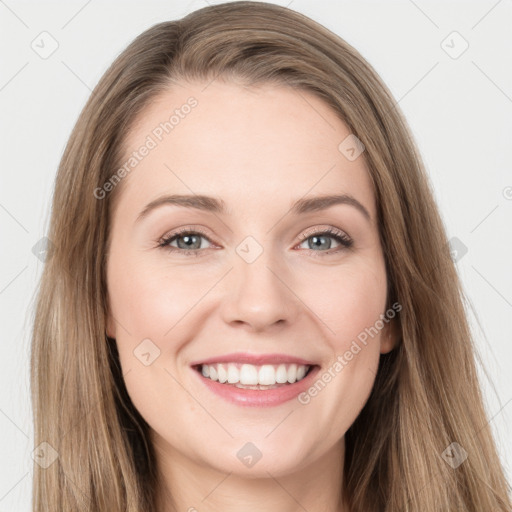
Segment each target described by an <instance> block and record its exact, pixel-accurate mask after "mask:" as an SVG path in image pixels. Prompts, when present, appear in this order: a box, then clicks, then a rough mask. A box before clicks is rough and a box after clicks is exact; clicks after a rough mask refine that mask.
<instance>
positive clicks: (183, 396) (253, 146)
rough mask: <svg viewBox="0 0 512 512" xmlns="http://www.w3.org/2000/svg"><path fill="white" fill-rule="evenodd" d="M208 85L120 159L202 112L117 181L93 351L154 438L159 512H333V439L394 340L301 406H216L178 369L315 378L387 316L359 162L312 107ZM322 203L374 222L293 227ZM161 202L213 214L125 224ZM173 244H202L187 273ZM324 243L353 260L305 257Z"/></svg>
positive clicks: (388, 333) (185, 94)
mask: <svg viewBox="0 0 512 512" xmlns="http://www.w3.org/2000/svg"><path fill="white" fill-rule="evenodd" d="M206 85H207V84H206V83H180V84H178V85H177V86H175V87H173V88H172V89H170V90H169V91H168V92H166V93H165V94H163V95H161V96H160V97H159V98H158V99H157V100H156V101H154V102H153V103H152V104H151V105H150V106H149V107H148V108H147V109H146V110H145V111H144V112H143V115H141V116H140V117H139V120H138V122H137V123H136V125H135V126H134V128H133V129H132V131H131V132H130V133H129V134H128V137H127V141H126V142H127V143H126V149H127V153H131V152H132V151H134V150H136V149H137V148H139V147H140V146H141V144H143V143H144V141H145V140H146V138H147V136H148V135H149V134H152V132H153V130H154V129H155V127H157V126H158V125H159V124H160V123H161V122H163V121H164V120H166V119H168V117H169V112H172V111H173V110H174V109H176V108H179V107H180V105H183V104H185V103H186V102H187V99H188V98H189V97H190V96H194V97H195V98H196V99H197V101H198V104H197V106H196V107H195V108H194V109H192V110H191V112H190V113H189V114H188V115H187V116H185V117H184V118H183V119H180V122H179V124H178V125H176V126H175V127H174V129H173V130H172V131H171V132H170V133H169V134H166V135H165V136H164V137H163V139H162V141H160V142H159V143H158V145H157V147H156V148H154V149H152V150H151V151H150V153H149V154H148V155H147V156H146V157H145V158H144V159H143V160H142V161H141V162H140V163H139V164H138V165H137V167H136V168H135V169H134V170H133V171H132V172H131V173H130V174H129V175H128V176H127V177H125V178H124V181H123V183H122V187H123V188H122V190H121V195H120V196H119V198H118V199H119V202H118V203H117V207H116V209H115V211H114V215H113V219H112V231H111V236H112V238H111V247H110V252H109V254H108V263H107V285H108V292H109V308H110V313H109V316H108V319H107V326H108V327H107V333H108V334H109V335H110V336H111V337H113V338H115V339H116V341H117V346H118V350H119V356H120V361H121V366H122V370H123V374H124V379H125V383H126V387H127V390H128V393H129V395H130V397H131V399H132V401H133V403H134V405H135V407H136V408H137V409H138V411H139V412H140V414H141V415H142V416H143V417H144V419H145V420H146V421H147V422H148V424H149V425H150V427H151V441H152V443H153V444H154V446H155V450H156V454H157V459H158V468H159V471H160V474H161V481H162V490H161V493H160V494H159V501H160V504H161V508H160V510H161V512H170V511H171V510H173V508H172V505H171V500H170V499H169V497H168V496H169V495H170V494H172V496H173V497H174V500H175V504H176V507H177V510H180V511H187V510H190V511H193V508H195V509H196V510H197V511H198V512H201V511H221V510H222V511H223V512H231V511H237V512H239V511H240V510H243V511H244V512H251V511H260V510H266V511H268V512H295V511H296V510H298V509H302V507H303V508H304V509H306V510H308V511H309V512H327V511H329V512H347V511H348V508H347V507H346V503H344V501H345V500H344V497H343V496H342V495H341V484H340V482H341V481H342V477H343V458H344V447H345V442H344V435H345V433H346V431H347V429H348V428H349V427H350V425H351V424H352V423H353V422H354V420H355V419H356V417H357V415H358V414H359V412H360V411H361V409H362V408H363V406H364V404H365V403H366V401H367V399H368V396H369V394H370V391H371V389H372V386H373V384H374V380H375V374H376V372H377V368H378V362H379V355H380V354H381V353H385V352H388V351H390V350H392V348H393V347H394V344H395V342H396V333H395V331H394V329H395V327H394V322H390V323H386V324H385V326H384V328H382V329H381V330H380V331H379V333H378V335H376V336H374V337H373V338H369V341H368V343H367V344H366V345H361V346H362V350H360V351H359V352H358V353H357V355H354V357H353V358H352V359H351V360H350V361H348V363H347V364H346V365H345V366H344V367H343V370H342V371H340V372H339V373H337V374H336V376H335V378H333V379H332V380H331V382H329V383H328V385H326V386H325V387H324V388H323V389H322V391H321V392H319V393H318V394H317V396H315V397H313V398H311V401H310V402H309V403H308V404H301V403H299V401H298V400H297V399H292V400H290V401H288V402H285V403H283V404H281V405H277V406H273V407H265V408H262V407H247V406H240V405H235V404H232V403H229V402H227V401H226V400H224V399H223V398H221V397H219V396H217V395H215V394H213V393H212V392H211V391H210V390H209V389H208V388H207V387H206V386H205V385H204V384H203V383H202V382H201V380H200V379H198V378H197V375H195V374H194V373H193V372H194V371H195V370H193V369H192V368H191V367H190V364H191V362H193V361H198V360H201V359H206V358H210V357H214V356H219V355H222V354H227V353H233V352H246V353H247V352H248V353H252V354H269V353H276V352H278V353H284V354H289V355H292V356H296V357H300V358H303V359H306V360H311V361H315V362H316V363H317V364H318V365H320V367H321V373H320V375H321V374H322V372H323V371H326V370H327V369H328V368H329V367H332V365H333V362H334V361H335V360H336V357H337V356H338V355H343V354H345V353H346V351H347V350H349V349H350V347H351V344H352V342H353V341H354V340H355V339H356V338H357V336H358V335H359V334H360V333H361V332H362V331H364V329H365V328H369V327H371V326H373V325H375V322H376V320H378V319H379V318H380V315H381V314H384V313H385V311H386V290H387V279H386V271H385V264H384V256H383V253H382V248H381V245H380V242H379V235H378V227H377V223H376V205H375V197H374V194H373V189H372V185H371V180H370V177H369V174H368V170H367V167H366V164H365V161H364V157H363V155H364V153H363V155H362V156H361V157H359V158H356V159H355V160H353V161H350V160H349V159H347V158H346V156H345V155H344V154H342V153H341V152H340V151H339V149H338V146H339V144H340V143H341V142H342V141H343V140H344V139H345V138H346V137H347V136H348V135H349V134H350V131H349V129H348V128H347V126H346V125H345V124H344V123H343V122H342V121H341V120H340V119H339V118H338V117H337V116H336V114H335V113H334V112H333V111H332V110H331V109H330V108H329V107H328V106H327V105H326V104H324V103H323V102H322V100H320V99H319V98H317V97H316V96H314V95H312V94H311V93H308V92H305V91H301V92H300V93H299V92H297V91H293V90H292V89H289V88H287V87H284V86H276V85H269V84H266V85H262V86H258V87H242V86H241V85H236V84H233V83H226V82H224V81H220V80H216V81H214V82H212V83H211V84H210V85H208V87H206ZM205 87H206V88H205ZM153 138H154V137H153ZM334 193H336V194H346V195H348V196H351V197H352V198H355V199H356V200H357V201H358V202H359V203H360V204H361V205H363V206H364V208H365V209H366V210H367V211H368V214H369V217H370V218H369V219H368V218H366V216H365V215H364V214H363V213H362V212H361V210H360V209H358V208H357V207H355V206H353V205H352V204H347V203H345V204H336V205H334V206H331V207H330V208H328V209H325V210H322V211H313V212H308V213H302V214H297V213H293V212H291V206H292V204H293V203H294V202H295V201H297V200H299V199H306V198H312V197H317V196H321V195H328V194H334ZM170 194H186V195H205V196H212V197H215V198H218V199H222V201H223V202H224V203H225V205H226V210H227V211H226V212H225V213H218V212H211V211H202V210H200V209H192V208H186V207H184V206H178V205H171V204H165V205H162V206H159V207H157V208H154V209H153V210H151V211H150V212H148V213H147V215H145V216H144V217H143V218H142V219H140V220H137V217H138V216H139V214H140V212H141V211H142V210H144V208H145V207H146V205H148V204H149V203H151V202H152V201H154V200H155V199H157V198H160V197H161V196H164V195H170ZM179 228H189V232H196V231H195V230H196V229H197V228H200V229H201V230H202V231H204V235H200V236H199V238H196V239H195V241H196V244H195V245H193V248H197V247H200V249H199V252H198V255H197V256H190V255H186V254H184V253H185V252H186V251H187V250H190V249H186V248H184V247H186V244H185V243H184V238H183V237H184V236H186V235H181V238H179V239H174V241H172V242H171V243H170V245H171V248H170V249H169V248H168V247H159V246H158V243H159V240H161V239H162V238H163V237H164V236H166V235H169V234H172V233H173V232H174V231H175V230H177V229H179ZM326 228H331V229H334V230H335V232H336V233H338V232H341V233H342V234H344V235H345V236H348V237H350V239H351V240H352V245H351V246H350V247H349V248H345V247H344V246H343V245H342V244H341V243H340V242H339V241H337V240H336V238H333V237H332V235H327V236H326V237H325V238H322V239H321V240H320V242H318V239H316V240H317V245H315V244H314V243H313V242H314V240H315V235H316V234H319V233H322V232H323V231H324V230H325V229H326ZM303 235H306V236H303ZM320 236H321V235H320ZM247 237H252V238H253V239H254V240H255V241H256V242H257V244H258V246H259V247H261V249H262V252H261V254H260V255H259V257H257V258H256V260H255V261H253V262H251V263H248V262H247V261H246V260H245V259H244V258H242V257H241V256H240V255H239V253H238V252H237V247H239V246H240V244H241V242H243V241H244V240H245V239H246V238H247ZM178 240H179V242H180V243H179V245H178ZM199 244H200V245H199ZM251 247H254V246H251ZM172 249H174V252H172ZM251 250H254V249H251ZM145 339H149V340H151V343H152V344H154V345H147V346H148V347H153V346H156V347H158V349H159V350H160V354H159V355H158V357H156V359H154V361H153V362H152V363H151V364H148V365H145V364H143V363H142V362H141V360H139V359H138V358H137V357H136V356H135V355H134V350H136V348H137V347H138V346H139V344H140V343H141V342H142V340H145ZM146 343H147V342H146ZM150 350H154V349H152V348H150ZM151 353H152V354H155V353H156V352H151ZM247 442H251V443H253V444H254V445H255V446H256V447H257V448H258V450H259V451H260V452H261V454H262V457H261V459H260V460H259V461H258V462H257V463H256V464H255V465H253V466H252V467H248V466H246V465H245V464H243V463H242V462H241V460H239V458H238V457H237V452H238V451H239V450H240V449H241V448H242V447H243V446H244V445H245V444H246V443H247ZM192 507H193V508H192Z"/></svg>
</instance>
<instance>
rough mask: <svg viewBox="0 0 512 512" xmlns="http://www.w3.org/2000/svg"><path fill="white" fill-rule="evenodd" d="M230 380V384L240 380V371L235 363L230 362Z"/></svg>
mask: <svg viewBox="0 0 512 512" xmlns="http://www.w3.org/2000/svg"><path fill="white" fill-rule="evenodd" d="M228 382H229V383H230V384H236V383H237V382H240V371H239V370H238V368H237V367H236V366H235V365H234V364H228Z"/></svg>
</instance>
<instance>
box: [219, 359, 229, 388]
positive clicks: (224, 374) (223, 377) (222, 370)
mask: <svg viewBox="0 0 512 512" xmlns="http://www.w3.org/2000/svg"><path fill="white" fill-rule="evenodd" d="M217 373H218V374H219V382H221V383H222V384H224V382H226V381H227V380H228V372H227V371H226V369H225V368H224V365H222V364H219V365H217Z"/></svg>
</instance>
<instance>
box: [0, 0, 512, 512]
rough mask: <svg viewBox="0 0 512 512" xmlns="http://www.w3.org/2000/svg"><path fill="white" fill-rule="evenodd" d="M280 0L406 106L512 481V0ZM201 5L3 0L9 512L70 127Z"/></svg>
mask: <svg viewBox="0 0 512 512" xmlns="http://www.w3.org/2000/svg"><path fill="white" fill-rule="evenodd" d="M209 3H218V2H209ZM275 3H279V4H280V5H289V7H290V8H292V9H295V10H297V11H300V12H303V13H304V14H306V15H308V16H310V17H311V18H313V19H315V20H316V21H319V22H320V23H322V24H323V25H325V26H326V27H328V28H329V29H331V30H332V31H334V32H336V33H337V34H339V35H340V36H341V37H343V38H344V39H345V40H346V41H347V42H349V43H350V44H351V45H353V46H354V47H355V48H356V49H357V50H359V51H360V52H361V54H362V55H363V56H364V57H365V58H366V59H367V60H368V61H369V62H370V64H371V65H372V66H373V67H374V68H375V69H376V71H377V72H378V73H379V74H380V75H381V76H382V78H383V80H384V81H385V82H386V84H388V86H389V87H390V89H391V91H392V93H393V94H394V96H395V98H396V99H397V100H398V101H399V106H400V107H401V108H402V110H403V111H404V113H405V116H406V118H407V120H408V122H409V124H410V126H411V128H412V131H413V134H414V136H415V138H416V141H417V143H418V145H419V147H420V151H421V153H422V155H423V158H424V161H425V164H426V166H427V169H428V172H429V175H430V177H431V181H432V184H433V187H434V190H435V195H436V199H437V201H438V204H439V206H440V209H441V212H442V216H443V219H444V222H445V225H446V227H447V231H448V235H449V237H450V238H451V237H454V236H456V237H458V238H459V239H460V240H461V241H462V243H464V245H465V246H467V248H468V252H467V254H466V255H465V256H464V257H463V258H462V259H461V260H460V261H459V262H458V263H457V267H458V270H459V273H460V276H461V278H462V280H463V284H464V288H465V290H466V293H467V295H468V297H469V300H470V302H471V304H472V311H470V312H469V314H470V319H471V324H472V325H473V327H474V330H475V334H476V336H477V341H478V351H479V354H480V356H481V358H482V361H483V364H484V367H485V368H486V369H487V372H488V374H489V377H490V380H486V378H485V377H484V374H483V372H482V376H483V379H484V380H483V386H484V391H485V396H486V406H487V408H488V411H489V417H490V418H492V419H491V425H492V428H493V431H494V432H495V434H496V439H497V443H498V447H499V450H500V454H501V457H502V460H503V462H504V464H505V466H506V470H507V472H508V477H509V481H510V480H511V478H510V477H511V475H512V439H511V437H512V436H511V435H510V431H511V425H512V421H511V416H512V405H511V401H512V378H511V370H512V368H511V363H512V337H511V334H510V332H511V327H512V325H511V319H512V271H511V262H512V242H511V234H512V229H511V226H512V200H511V199H512V188H510V187H512V169H511V162H512V158H511V157H512V137H511V136H512V67H511V63H512V58H511V57H512V51H511V50H512V31H511V30H510V28H511V27H512V4H511V3H510V2H507V1H506V0H503V1H496V0H489V1H487V0H485V1H479V2H474V1H473V2H467V1H443V2H441V1H439V2H427V1H425V0H417V1H416V2H413V1H394V2H391V1H389V2H377V1H374V2H368V1H366V2H363V1H357V2H356V1H352V0H351V1H343V2H339V3H338V2H334V1H332V0H331V1H325V0H320V1H319V0H314V1H313V0H292V1H291V2H290V1H289V0H281V1H279V2H275ZM206 5H207V3H206V2H205V1H203V0H197V1H193V2H186V1H169V0H167V1H155V0H152V1H146V2H133V1H130V2H127V1H123V2H121V1H117V2H113V1H103V2H100V1H99V0H89V1H88V2H87V1H86V0H84V1H60V2H36V1H31V2H28V1H26V2H24V1H15V0H5V1H3V0H0V57H1V67H0V107H1V118H0V130H1V131H0V141H1V162H0V169H1V182H0V229H1V240H2V246H1V247H2V249H1V260H0V263H1V264H0V311H1V315H2V317H1V324H0V329H1V333H2V338H1V352H0V384H1V386H0V512H5V511H20V512H24V511H26V512H28V511H29V510H30V502H31V485H32V459H31V451H32V448H33V447H32V440H33V432H32V417H31V407H30V395H29V351H30V332H31V321H32V313H33V310H32V306H33V302H32V301H33V295H34V290H35V286H36V283H37V280H38V277H39V275H40V272H41V269H42V263H41V262H40V261H39V260H38V259H37V258H36V257H35V255H34V254H33V253H32V247H33V246H34V244H36V242H37V241H38V240H39V239H40V238H41V237H42V236H43V235H44V234H45V230H46V227H47V221H48V209H49V206H50V198H51V193H52V188H53V181H54V176H55V173H56V169H57V166H58V162H59V160H60V157H61V155H62V152H63V149H64V146H65V143H66V141H67V138H68V137H69V135H70V132H71V129H72V127H73V125H74V123H75V121H76V119H77V116H78V114H79V112H80V110H81V108H82V107H83V105H84V103H85V101H86V99H87V97H88V96H89V94H90V92H91V90H92V89H93V87H94V86H95V84H96V83H97V81H98V80H99V78H100V77H101V75H102V74H103V73H104V71H105V70H106V68H107V66H108V65H109V64H110V63H111V62H112V61H113V60H114V58H115V57H116V56H117V55H118V54H119V53H120V52H121V51H122V50H123V49H124V48H125V46H126V45H127V44H128V43H129V42H130V41H131V40H132V39H133V38H135V37H136V36H137V35H138V34H140V33H141V32H142V31H144V30H145V29H147V28H149V27H150V26H152V25H154V24H155V23H158V22H161V21H165V20H171V19H176V18H179V17H182V16H183V15H185V14H187V13H188V12H191V11H192V10H195V9H197V8H200V7H204V6H206ZM43 31H47V32H48V33H49V34H51V36H52V37H53V38H54V39H55V40H56V41H57V42H58V45H59V46H58V49H57V50H56V51H55V52H54V53H53V54H52V55H51V56H50V57H48V58H47V59H42V58H41V57H40V56H39V55H38V54H37V53H36V52H35V51H34V50H33V49H32V47H31V44H32V41H34V40H35V41H36V43H37V41H39V39H37V38H38V36H39V34H40V33H41V32H43ZM453 31H457V32H458V33H459V34H460V35H461V36H462V37H463V38H464V39H465V40H466V41H467V43H468V44H469V47H468V49H467V50H466V51H465V52H464V53H463V54H462V55H460V56H459V57H458V58H456V59H454V58H452V57H450V56H449V55H448V54H447V53H446V52H445V50H444V49H443V47H442V41H443V40H445V39H446V38H447V36H449V35H450V34H451V33H452V32H453ZM45 37H47V36H45ZM444 44H445V45H449V46H452V47H453V48H452V50H451V51H452V52H456V51H457V50H459V49H460V48H462V46H460V45H461V44H462V40H461V39H460V38H459V39H458V36H453V35H451V36H450V37H449V38H448V39H447V40H446V42H445V43H444ZM46 47H47V48H48V46H46ZM507 187H509V188H507ZM507 191H508V194H507ZM425 229H428V226H425ZM446 357H450V350H449V346H447V347H446ZM469 456H470V457H471V454H469Z"/></svg>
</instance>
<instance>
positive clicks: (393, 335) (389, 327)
mask: <svg viewBox="0 0 512 512" xmlns="http://www.w3.org/2000/svg"><path fill="white" fill-rule="evenodd" d="M400 336H401V329H400V324H399V322H398V320H397V318H396V317H395V318H392V319H391V320H390V321H389V322H388V323H387V324H386V325H385V326H384V328H383V329H382V333H381V336H380V353H381V354H387V353H388V352H391V351H392V350H393V349H394V348H396V347H397V346H398V342H399V340H400Z"/></svg>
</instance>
